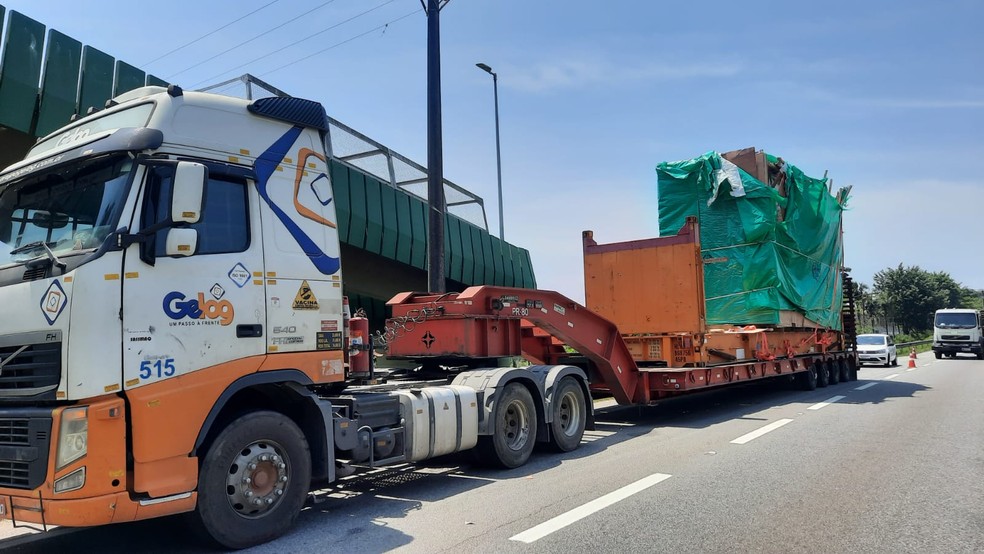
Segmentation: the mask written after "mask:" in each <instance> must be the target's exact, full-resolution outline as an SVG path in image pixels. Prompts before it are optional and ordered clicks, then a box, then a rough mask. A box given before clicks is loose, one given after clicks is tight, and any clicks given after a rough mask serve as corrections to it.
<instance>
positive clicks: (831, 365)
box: [823, 360, 840, 385]
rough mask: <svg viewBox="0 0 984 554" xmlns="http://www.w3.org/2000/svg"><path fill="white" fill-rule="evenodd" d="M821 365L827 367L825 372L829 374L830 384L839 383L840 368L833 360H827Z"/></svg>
mask: <svg viewBox="0 0 984 554" xmlns="http://www.w3.org/2000/svg"><path fill="white" fill-rule="evenodd" d="M823 365H824V367H826V368H827V373H828V374H829V375H830V377H829V378H828V380H829V381H830V384H831V385H836V384H837V383H840V368H839V367H837V363H836V362H835V361H834V360H827V361H826V362H824V364H823Z"/></svg>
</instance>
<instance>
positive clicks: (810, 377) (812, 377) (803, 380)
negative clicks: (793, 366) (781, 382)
mask: <svg viewBox="0 0 984 554" xmlns="http://www.w3.org/2000/svg"><path fill="white" fill-rule="evenodd" d="M796 383H797V385H799V388H800V389H802V390H805V391H811V390H816V388H817V368H816V366H814V367H810V368H808V369H807V370H806V371H804V372H802V373H800V374H799V375H797V376H796Z"/></svg>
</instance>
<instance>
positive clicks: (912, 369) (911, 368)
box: [906, 367, 918, 371]
mask: <svg viewBox="0 0 984 554" xmlns="http://www.w3.org/2000/svg"><path fill="white" fill-rule="evenodd" d="M916 369H918V368H915V367H910V368H909V369H907V370H906V371H915V370H916Z"/></svg>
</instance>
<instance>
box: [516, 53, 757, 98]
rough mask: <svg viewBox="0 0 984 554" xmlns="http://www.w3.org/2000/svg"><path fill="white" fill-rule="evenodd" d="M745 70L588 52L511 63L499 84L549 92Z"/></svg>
mask: <svg viewBox="0 0 984 554" xmlns="http://www.w3.org/2000/svg"><path fill="white" fill-rule="evenodd" d="M744 69H745V65H744V64H743V63H742V62H739V61H734V60H730V61H729V60H715V61H710V62H693V61H691V62H687V63H668V62H660V61H648V60H622V59H619V60H612V59H607V58H606V57H603V56H598V55H589V56H585V57H583V58H576V59H575V58H571V59H563V60H555V61H551V62H544V63H539V64H536V65H532V66H512V67H506V68H505V69H504V70H503V75H508V76H509V77H508V80H507V79H503V80H502V84H503V85H504V86H509V87H512V88H515V89H519V90H523V91H527V92H537V93H543V92H551V91H554V90H558V89H569V88H579V87H585V86H591V85H604V86H605V87H612V86H619V85H625V84H632V83H638V82H646V81H671V80H686V79H697V78H715V77H731V76H734V75H737V74H739V73H741V72H742V71H743V70H744Z"/></svg>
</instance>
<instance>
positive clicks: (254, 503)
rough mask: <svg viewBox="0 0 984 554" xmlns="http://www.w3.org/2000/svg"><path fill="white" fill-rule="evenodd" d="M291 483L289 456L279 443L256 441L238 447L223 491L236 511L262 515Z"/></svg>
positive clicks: (242, 513)
mask: <svg viewBox="0 0 984 554" xmlns="http://www.w3.org/2000/svg"><path fill="white" fill-rule="evenodd" d="M288 483H290V459H289V458H288V457H287V456H286V455H285V454H284V449H283V447H281V446H280V445H279V444H277V443H276V442H273V441H269V440H261V441H255V442H252V443H250V444H249V445H247V446H246V447H245V448H243V449H242V450H240V451H239V453H238V454H237V455H236V457H235V458H234V459H233V460H232V463H231V464H230V465H229V477H228V478H227V479H226V492H227V494H228V495H229V504H231V505H232V508H233V509H234V510H235V511H236V513H238V514H239V515H241V516H243V517H247V518H253V517H261V516H263V515H264V514H265V513H266V512H268V511H270V510H272V509H273V508H274V507H275V506H276V505H277V504H278V503H279V502H280V500H281V499H282V498H283V496H284V489H286V488H287V485H288Z"/></svg>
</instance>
